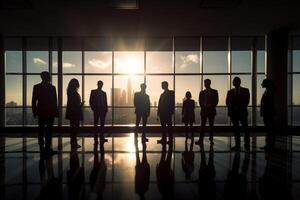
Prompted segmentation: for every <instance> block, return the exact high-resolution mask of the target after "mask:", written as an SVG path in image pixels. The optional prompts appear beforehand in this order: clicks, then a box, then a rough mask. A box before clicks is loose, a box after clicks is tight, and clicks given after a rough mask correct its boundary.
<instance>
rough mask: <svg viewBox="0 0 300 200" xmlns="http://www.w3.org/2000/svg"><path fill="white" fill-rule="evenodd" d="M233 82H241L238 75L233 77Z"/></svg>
mask: <svg viewBox="0 0 300 200" xmlns="http://www.w3.org/2000/svg"><path fill="white" fill-rule="evenodd" d="M233 82H237V83H239V84H241V82H242V81H241V79H240V77H238V76H236V77H234V78H233Z"/></svg>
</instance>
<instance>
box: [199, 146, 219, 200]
mask: <svg viewBox="0 0 300 200" xmlns="http://www.w3.org/2000/svg"><path fill="white" fill-rule="evenodd" d="M200 155H201V163H200V168H199V179H198V191H199V192H198V193H199V196H200V197H201V199H210V200H215V199H216V182H215V177H216V169H215V165H214V149H213V145H210V150H209V158H208V162H206V155H205V151H204V145H203V144H201V145H200Z"/></svg>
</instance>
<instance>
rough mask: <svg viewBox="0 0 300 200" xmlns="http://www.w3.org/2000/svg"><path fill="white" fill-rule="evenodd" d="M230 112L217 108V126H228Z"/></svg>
mask: <svg viewBox="0 0 300 200" xmlns="http://www.w3.org/2000/svg"><path fill="white" fill-rule="evenodd" d="M229 122H230V120H229V118H228V110H227V108H226V107H217V115H216V117H215V125H228V124H229Z"/></svg>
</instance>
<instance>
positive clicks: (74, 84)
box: [67, 78, 79, 95]
mask: <svg viewBox="0 0 300 200" xmlns="http://www.w3.org/2000/svg"><path fill="white" fill-rule="evenodd" d="M78 88H79V81H78V80H77V79H76V78H72V79H71V80H70V82H69V84H68V87H67V94H68V95H69V94H72V93H74V92H76V91H77V90H78Z"/></svg>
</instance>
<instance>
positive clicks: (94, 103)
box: [90, 81, 108, 144]
mask: <svg viewBox="0 0 300 200" xmlns="http://www.w3.org/2000/svg"><path fill="white" fill-rule="evenodd" d="M97 86H98V88H97V89H95V90H92V91H91V95H90V106H91V109H92V111H93V112H94V128H95V136H94V137H95V142H96V144H98V136H97V134H98V132H97V127H98V122H99V119H100V134H101V135H100V140H104V136H103V129H104V124H105V117H106V113H107V111H108V106H107V96H106V92H104V91H103V90H102V87H103V82H102V81H98V82H97Z"/></svg>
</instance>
